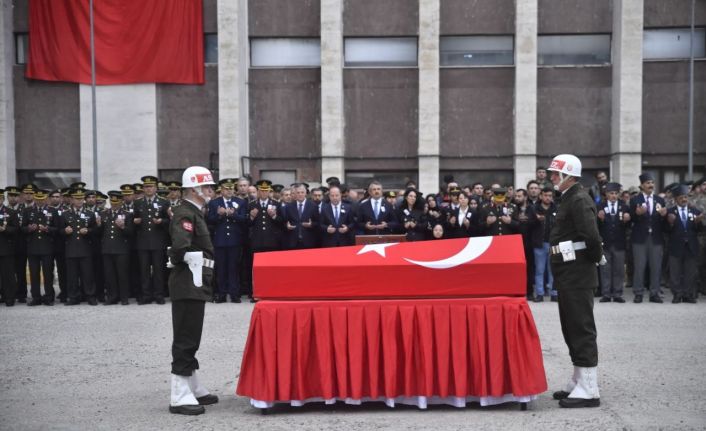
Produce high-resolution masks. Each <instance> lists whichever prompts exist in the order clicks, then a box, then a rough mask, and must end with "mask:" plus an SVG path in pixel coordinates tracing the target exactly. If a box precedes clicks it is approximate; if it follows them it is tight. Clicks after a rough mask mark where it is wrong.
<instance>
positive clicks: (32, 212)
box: [22, 205, 60, 256]
mask: <svg viewBox="0 0 706 431" xmlns="http://www.w3.org/2000/svg"><path fill="white" fill-rule="evenodd" d="M30 225H36V229H35V230H34V231H32V232H30ZM59 225H60V222H59V217H58V215H57V212H56V210H55V209H53V208H51V207H49V206H43V207H39V206H37V205H33V206H31V207H27V208H26V209H25V212H24V217H23V218H22V232H24V234H25V240H26V241H27V254H28V255H29V256H50V255H52V254H54V237H55V235H56V232H57V231H58V230H59V229H58V227H59ZM40 226H42V227H44V228H46V229H47V230H46V231H44V232H42V231H41V230H40Z"/></svg>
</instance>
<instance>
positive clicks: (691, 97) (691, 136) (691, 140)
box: [687, 0, 696, 181]
mask: <svg viewBox="0 0 706 431" xmlns="http://www.w3.org/2000/svg"><path fill="white" fill-rule="evenodd" d="M695 10H696V0H691V42H690V45H689V48H690V49H689V50H690V51H691V55H690V56H689V57H690V58H689V172H688V175H687V180H689V181H693V180H694V45H695V44H694V37H695V35H694V15H695Z"/></svg>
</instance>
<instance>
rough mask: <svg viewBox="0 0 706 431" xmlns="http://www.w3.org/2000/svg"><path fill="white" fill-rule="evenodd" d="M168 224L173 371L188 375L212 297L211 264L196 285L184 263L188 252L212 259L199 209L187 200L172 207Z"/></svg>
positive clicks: (209, 240)
mask: <svg viewBox="0 0 706 431" xmlns="http://www.w3.org/2000/svg"><path fill="white" fill-rule="evenodd" d="M172 211H173V217H172V220H171V222H170V225H169V234H170V236H171V241H172V247H171V249H169V260H170V262H171V263H172V264H173V265H174V268H172V271H171V274H170V276H169V296H170V298H171V300H172V326H173V329H174V341H173V343H172V358H173V360H172V374H177V375H180V376H191V375H192V372H193V370H197V369H198V368H199V363H198V361H197V360H196V357H195V355H196V351H197V350H198V348H199V344H200V343H201V332H202V330H203V317H204V309H205V304H206V301H210V300H211V296H212V280H213V266H212V265H210V267H208V266H209V265H205V266H204V267H203V268H202V271H203V272H202V274H203V285H202V286H200V287H197V286H196V285H195V284H194V281H193V276H192V273H191V270H190V269H189V266H188V265H187V264H186V263H185V262H184V255H185V253H187V252H198V251H200V252H203V257H204V259H205V260H206V263H208V262H210V263H211V264H212V262H213V260H212V259H213V244H212V243H211V237H210V235H209V232H208V226H206V219H205V218H204V215H203V211H202V208H199V207H198V206H197V205H195V204H194V203H193V202H191V201H189V200H183V201H182V203H181V205H179V206H177V207H174V208H173V209H172Z"/></svg>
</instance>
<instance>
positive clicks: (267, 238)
mask: <svg viewBox="0 0 706 431" xmlns="http://www.w3.org/2000/svg"><path fill="white" fill-rule="evenodd" d="M271 186H272V182H270V181H269V180H260V181H258V182H257V183H255V187H257V199H256V200H254V201H252V202H250V205H249V207H248V214H249V216H250V245H251V247H252V250H253V253H257V252H264V251H275V250H279V249H280V248H281V241H282V238H281V237H282V225H283V223H284V221H283V216H282V210H281V209H280V208H279V202H276V201H274V200H272V199H270V198H269V194H270V187H271Z"/></svg>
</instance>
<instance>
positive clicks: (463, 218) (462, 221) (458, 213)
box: [447, 192, 478, 238]
mask: <svg viewBox="0 0 706 431" xmlns="http://www.w3.org/2000/svg"><path fill="white" fill-rule="evenodd" d="M469 204H470V200H469V199H468V195H467V194H466V193H465V192H461V193H459V195H458V205H459V206H458V208H455V209H452V210H451V211H450V212H449V218H448V223H447V231H448V232H447V234H448V236H449V238H467V237H469V236H473V235H475V234H477V233H478V221H477V219H478V213H477V212H476V213H474V212H473V211H472V210H471V207H470V205H469ZM476 207H477V202H476Z"/></svg>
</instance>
